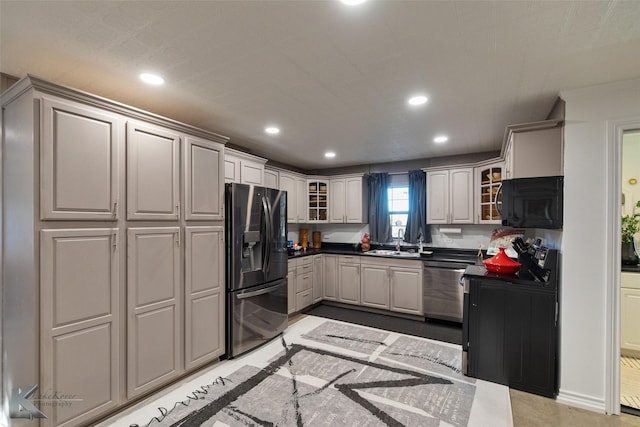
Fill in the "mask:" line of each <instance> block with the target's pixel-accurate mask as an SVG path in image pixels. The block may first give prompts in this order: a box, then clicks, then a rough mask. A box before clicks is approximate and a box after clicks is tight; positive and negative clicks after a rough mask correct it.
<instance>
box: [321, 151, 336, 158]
mask: <svg viewBox="0 0 640 427" xmlns="http://www.w3.org/2000/svg"><path fill="white" fill-rule="evenodd" d="M324 156H325V157H326V158H327V159H333V158H334V157H335V156H336V153H335V152H333V151H327V152H326V153H324Z"/></svg>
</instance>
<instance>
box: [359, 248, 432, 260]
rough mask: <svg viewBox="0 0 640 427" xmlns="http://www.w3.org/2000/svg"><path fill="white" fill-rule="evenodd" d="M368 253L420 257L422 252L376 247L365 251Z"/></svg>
mask: <svg viewBox="0 0 640 427" xmlns="http://www.w3.org/2000/svg"><path fill="white" fill-rule="evenodd" d="M365 254H366V255H377V256H391V257H398V258H419V257H420V254H419V253H418V252H403V251H394V250H392V249H374V250H372V251H369V252H365Z"/></svg>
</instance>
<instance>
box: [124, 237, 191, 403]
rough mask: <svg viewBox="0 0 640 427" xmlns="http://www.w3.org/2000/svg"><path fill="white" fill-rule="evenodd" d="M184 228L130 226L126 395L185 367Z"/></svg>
mask: <svg viewBox="0 0 640 427" xmlns="http://www.w3.org/2000/svg"><path fill="white" fill-rule="evenodd" d="M179 244H180V227H144V228H129V229H128V230H127V307H128V319H127V397H128V398H132V397H135V396H138V395H140V394H143V393H145V392H147V391H149V390H151V389H153V388H155V387H156V386H158V385H160V384H163V383H165V382H167V381H170V380H171V379H174V378H175V377H176V376H178V375H179V374H180V373H181V372H182V351H181V343H182V331H181V329H182V322H181V316H182V313H181V310H180V306H181V300H182V299H181V296H180V276H181V271H180V246H179Z"/></svg>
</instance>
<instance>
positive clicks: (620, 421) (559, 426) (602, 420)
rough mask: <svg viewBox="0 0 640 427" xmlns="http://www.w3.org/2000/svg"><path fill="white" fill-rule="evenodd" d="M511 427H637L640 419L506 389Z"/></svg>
mask: <svg viewBox="0 0 640 427" xmlns="http://www.w3.org/2000/svg"><path fill="white" fill-rule="evenodd" d="M509 393H510V395H511V412H512V414H513V427H640V417H636V416H633V415H629V414H622V415H620V416H617V415H603V414H596V413H595V412H591V411H587V410H585V409H579V408H574V407H571V406H567V405H563V404H560V403H558V402H556V401H555V400H553V399H548V398H546V397H541V396H537V395H535V394H530V393H525V392H522V391H518V390H513V389H512V390H510V392H509Z"/></svg>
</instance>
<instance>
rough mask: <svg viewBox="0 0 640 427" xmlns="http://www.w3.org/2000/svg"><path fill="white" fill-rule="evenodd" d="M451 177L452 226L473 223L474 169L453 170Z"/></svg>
mask: <svg viewBox="0 0 640 427" xmlns="http://www.w3.org/2000/svg"><path fill="white" fill-rule="evenodd" d="M450 173H451V175H450V185H451V190H450V197H451V201H450V203H451V213H450V222H451V224H472V223H473V169H471V168H468V169H453V170H451V172H450Z"/></svg>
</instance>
